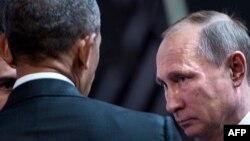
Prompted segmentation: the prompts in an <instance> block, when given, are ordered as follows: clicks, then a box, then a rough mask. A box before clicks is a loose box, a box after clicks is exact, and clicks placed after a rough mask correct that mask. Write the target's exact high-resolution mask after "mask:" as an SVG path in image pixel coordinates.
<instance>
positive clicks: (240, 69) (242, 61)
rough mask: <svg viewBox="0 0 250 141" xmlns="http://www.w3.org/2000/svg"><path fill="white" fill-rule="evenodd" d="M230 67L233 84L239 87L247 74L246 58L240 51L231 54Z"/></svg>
mask: <svg viewBox="0 0 250 141" xmlns="http://www.w3.org/2000/svg"><path fill="white" fill-rule="evenodd" d="M229 67H230V69H231V79H232V82H233V85H234V86H235V87H238V86H240V85H241V83H242V81H243V80H244V78H245V76H246V67H247V66H246V58H245V55H244V54H243V53H242V52H240V51H235V52H233V53H232V54H230V56H229Z"/></svg>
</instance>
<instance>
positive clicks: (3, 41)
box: [0, 34, 15, 67]
mask: <svg viewBox="0 0 250 141" xmlns="http://www.w3.org/2000/svg"><path fill="white" fill-rule="evenodd" d="M0 56H1V57H2V58H3V59H4V60H5V62H6V63H7V64H9V65H10V66H11V67H14V66H15V65H14V61H13V57H12V55H11V53H10V49H9V47H8V43H7V38H6V36H5V35H3V34H1V35H0Z"/></svg>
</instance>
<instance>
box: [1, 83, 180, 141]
mask: <svg viewBox="0 0 250 141" xmlns="http://www.w3.org/2000/svg"><path fill="white" fill-rule="evenodd" d="M164 140H167V141H171V140H172V141H179V140H180V136H179V134H178V132H177V130H176V128H175V127H174V125H173V121H172V120H171V118H170V117H165V118H164V117H162V116H158V115H155V114H149V113H143V112H136V111H132V110H128V109H125V108H121V107H118V106H114V105H111V104H108V103H105V102H101V101H98V100H94V99H90V98H87V97H84V96H82V95H81V94H80V93H79V92H78V90H77V89H76V88H75V87H74V86H73V85H71V84H69V83H68V82H64V81H61V80H56V79H39V80H33V81H29V82H26V83H24V84H22V85H20V86H18V87H17V88H15V89H14V90H13V92H12V93H11V95H10V97H9V100H8V102H7V104H6V105H5V107H4V108H3V109H2V111H1V112H0V141H164Z"/></svg>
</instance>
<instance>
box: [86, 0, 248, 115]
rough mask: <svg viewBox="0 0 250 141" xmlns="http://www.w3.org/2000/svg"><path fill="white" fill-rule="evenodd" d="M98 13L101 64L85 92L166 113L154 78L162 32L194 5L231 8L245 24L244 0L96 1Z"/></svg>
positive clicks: (161, 92)
mask: <svg viewBox="0 0 250 141" xmlns="http://www.w3.org/2000/svg"><path fill="white" fill-rule="evenodd" d="M98 3H99V6H100V10H101V15H102V31H101V32H102V44H101V57H100V64H99V67H98V70H97V73H96V79H95V81H94V84H93V87H92V90H91V94H90V97H93V98H96V99H100V100H103V101H107V102H109V103H113V104H116V105H120V106H123V107H127V108H130V109H134V110H139V111H145V112H152V113H157V114H161V115H167V112H166V110H165V104H166V102H165V98H164V92H163V89H162V88H161V87H160V86H158V85H157V84H156V83H155V75H156V65H155V56H156V52H157V49H158V47H159V44H160V42H161V34H162V32H163V31H165V30H166V28H167V27H168V26H169V25H170V24H172V23H174V22H175V21H176V20H178V19H180V18H182V17H183V16H185V15H186V14H188V13H190V12H194V11H198V10H217V11H222V12H227V13H235V14H236V15H239V16H240V17H241V19H243V20H245V22H246V23H247V26H248V28H249V24H250V10H249V9H250V2H249V1H248V0H207V1H205V0H98Z"/></svg>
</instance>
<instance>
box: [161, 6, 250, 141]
mask: <svg viewBox="0 0 250 141" xmlns="http://www.w3.org/2000/svg"><path fill="white" fill-rule="evenodd" d="M156 62H157V82H158V83H159V84H160V85H162V86H163V87H164V90H165V97H166V101H167V104H166V109H167V111H168V112H170V113H171V114H173V116H174V118H175V120H176V121H177V123H178V124H179V125H180V126H181V127H182V129H183V130H184V131H185V133H186V134H187V135H188V136H190V137H196V138H198V139H199V140H201V141H221V140H223V126H224V125H225V124H250V112H249V111H250V103H249V100H250V65H249V64H250V39H249V36H248V34H247V28H246V27H245V26H244V25H243V24H242V22H240V21H239V20H237V19H235V18H234V17H230V16H228V15H226V14H224V13H220V12H216V11H198V12H195V13H192V14H190V15H188V16H187V17H185V18H183V19H181V20H179V21H178V22H177V23H175V24H174V25H173V26H171V27H170V28H169V29H167V31H166V32H165V33H164V39H163V41H162V43H161V45H160V48H159V50H158V53H157V57H156Z"/></svg>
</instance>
